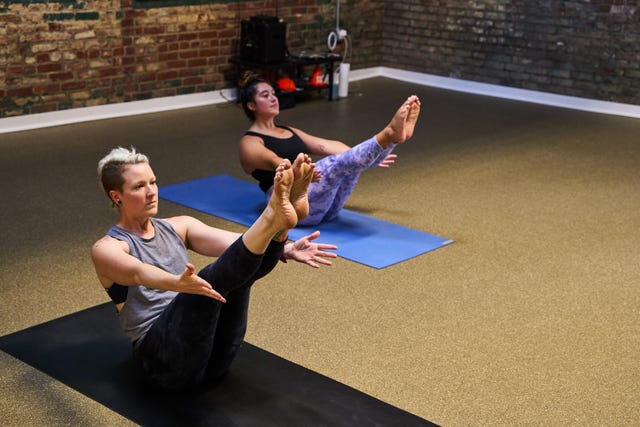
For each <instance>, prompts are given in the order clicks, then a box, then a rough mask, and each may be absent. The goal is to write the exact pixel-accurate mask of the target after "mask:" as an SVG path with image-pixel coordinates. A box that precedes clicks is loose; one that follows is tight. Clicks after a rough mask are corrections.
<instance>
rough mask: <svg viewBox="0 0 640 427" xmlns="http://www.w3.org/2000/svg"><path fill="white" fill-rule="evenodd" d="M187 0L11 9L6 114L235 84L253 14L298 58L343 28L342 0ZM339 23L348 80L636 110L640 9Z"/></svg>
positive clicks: (82, 1)
mask: <svg viewBox="0 0 640 427" xmlns="http://www.w3.org/2000/svg"><path fill="white" fill-rule="evenodd" d="M133 1H138V3H136V4H134V3H133ZM181 1H183V0H155V2H154V3H156V4H158V3H161V4H163V5H164V4H166V5H168V7H151V8H141V7H139V5H140V4H144V0H49V1H48V2H43V1H41V0H32V1H29V0H5V1H4V2H3V3H1V4H0V41H1V42H2V43H0V117H8V116H15V115H22V114H31V113H39V112H46V111H57V110H65V109H70V108H79V107H86V106H92V105H102V104H109V103H120V102H127V101H134V100H141V99H149V98H155V97H163V96H173V95H180V94H189V93H198V92H207V91H212V90H217V89H222V88H228V87H231V86H233V85H234V78H235V70H234V68H233V66H231V65H230V64H229V57H230V56H231V55H234V54H237V53H238V51H239V39H240V21H241V20H242V19H246V18H248V17H250V16H253V15H259V14H262V15H275V14H276V9H277V12H278V16H280V17H281V18H283V19H285V21H286V22H287V24H288V27H287V28H288V33H287V41H288V45H289V49H290V50H291V51H296V50H299V49H302V48H311V49H316V50H322V49H326V39H327V35H328V32H329V31H331V30H333V29H334V28H335V3H336V2H335V1H334V0H288V1H283V0H281V1H278V2H276V1H275V0H269V1H229V0H227V1H214V0H211V1H209V0H197V1H195V3H200V4H192V5H184V4H185V3H181ZM340 12H341V24H340V26H341V28H345V29H346V30H347V32H348V35H349V37H350V40H351V49H350V50H349V52H348V53H349V59H350V62H351V67H352V69H359V68H367V67H374V66H378V65H384V66H388V67H393V68H401V69H406V70H410V71H417V72H423V73H428V74H435V75H440V76H449V77H455V78H461V79H465V80H472V81H478V82H486V83H494V84H498V85H504V86H511V87H517V88H526V89H533V90H539V91H544V92H551V93H558V94H564V95H574V96H579V97H584V98H594V99H600V100H609V101H615V102H622V103H630V104H637V105H640V68H639V67H640V23H639V19H638V16H639V15H638V14H639V13H640V11H639V10H638V7H637V2H636V1H631V0H591V1H589V0H575V1H551V0H544V1H543V0H538V1H534V0H525V1H522V2H514V1H510V0H484V1H480V0H478V1H474V0H465V1H463V0H402V1H384V0H342V1H341V6H340ZM344 47H345V45H344V44H342V45H340V47H339V50H340V51H341V53H345V51H344Z"/></svg>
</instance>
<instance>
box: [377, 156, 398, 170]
mask: <svg viewBox="0 0 640 427" xmlns="http://www.w3.org/2000/svg"><path fill="white" fill-rule="evenodd" d="M396 157H398V155H397V154H389V155H388V156H387V157H386V158H385V159H384V160H383V161H381V162H380V164H379V165H378V167H379V168H388V167H389V166H391V165H392V164H394V163H395V162H396Z"/></svg>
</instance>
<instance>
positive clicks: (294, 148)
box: [245, 126, 308, 193]
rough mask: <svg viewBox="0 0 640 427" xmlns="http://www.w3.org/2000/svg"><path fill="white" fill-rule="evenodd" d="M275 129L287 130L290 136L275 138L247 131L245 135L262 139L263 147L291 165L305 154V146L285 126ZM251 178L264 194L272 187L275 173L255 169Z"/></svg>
mask: <svg viewBox="0 0 640 427" xmlns="http://www.w3.org/2000/svg"><path fill="white" fill-rule="evenodd" d="M277 127H279V128H282V129H286V130H288V131H289V132H291V133H292V135H291V136H290V137H289V138H276V137H273V136H269V135H264V134H262V133H258V132H253V131H247V132H245V135H250V136H257V137H258V138H262V141H264V146H265V147H267V148H268V149H269V150H271V151H273V152H274V153H276V155H277V156H279V157H282V158H283V159H289V161H290V162H291V163H293V161H294V160H295V159H296V157H297V156H298V154H300V153H306V152H307V151H308V149H307V146H306V145H305V143H304V141H302V139H301V138H300V137H299V136H298V135H297V134H296V133H295V132H294V131H292V130H291V129H290V128H288V127H286V126H277ZM251 176H252V177H254V178H255V179H256V180H258V184H259V185H260V189H261V190H262V191H264V192H265V193H266V192H267V190H268V189H269V188H271V186H272V185H273V178H274V177H275V176H276V172H275V171H268V170H263V169H256V170H254V171H253V172H251Z"/></svg>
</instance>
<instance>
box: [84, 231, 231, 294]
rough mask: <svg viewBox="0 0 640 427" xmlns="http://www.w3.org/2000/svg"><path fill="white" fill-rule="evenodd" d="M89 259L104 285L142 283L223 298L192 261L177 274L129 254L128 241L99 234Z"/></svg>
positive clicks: (106, 286)
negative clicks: (200, 275)
mask: <svg viewBox="0 0 640 427" xmlns="http://www.w3.org/2000/svg"><path fill="white" fill-rule="evenodd" d="M91 259H92V260H93V265H94V267H95V270H96V273H97V275H98V279H99V280H100V283H102V286H104V287H105V288H108V287H110V286H111V285H112V284H114V283H118V284H120V285H123V286H135V285H144V286H146V287H149V288H153V289H162V290H167V291H174V292H183V293H189V294H197V295H204V296H207V297H210V298H214V299H217V300H219V301H222V302H225V299H224V297H222V295H220V294H219V293H218V292H216V291H215V290H213V288H212V287H211V285H210V284H209V283H207V281H205V280H203V279H202V278H200V277H199V276H198V275H196V274H195V268H194V266H193V265H192V264H187V265H186V266H185V270H184V272H182V274H180V275H176V274H171V273H169V272H167V271H164V270H162V269H161V268H158V267H155V266H153V265H150V264H145V263H143V262H141V261H140V260H139V259H137V258H135V257H133V256H131V255H130V254H129V247H128V245H127V244H126V243H125V242H122V241H119V240H117V239H114V238H112V237H103V238H102V239H100V240H98V241H97V242H96V243H95V244H94V245H93V247H92V248H91Z"/></svg>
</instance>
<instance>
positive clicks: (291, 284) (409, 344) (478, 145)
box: [0, 78, 640, 426]
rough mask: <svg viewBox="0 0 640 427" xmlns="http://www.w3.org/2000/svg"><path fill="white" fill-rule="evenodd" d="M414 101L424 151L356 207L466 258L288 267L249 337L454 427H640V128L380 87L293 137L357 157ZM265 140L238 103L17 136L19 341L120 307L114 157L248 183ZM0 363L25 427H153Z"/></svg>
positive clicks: (6, 393)
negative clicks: (111, 274) (347, 147)
mask: <svg viewBox="0 0 640 427" xmlns="http://www.w3.org/2000/svg"><path fill="white" fill-rule="evenodd" d="M411 93H416V94H417V95H419V96H420V98H421V100H422V103H423V111H422V114H421V118H420V122H419V125H418V128H417V131H416V134H415V135H414V138H413V139H412V140H411V141H410V142H409V143H407V144H406V145H404V146H401V147H399V148H398V149H397V151H396V152H397V154H398V155H399V158H398V160H397V162H396V164H395V165H394V166H393V167H391V168H390V169H388V170H383V169H375V170H372V171H369V172H367V173H365V174H364V175H363V176H362V178H361V180H360V184H359V186H358V188H357V189H356V191H355V192H354V194H353V195H352V197H351V198H350V201H349V204H348V207H349V208H350V209H353V210H355V211H358V212H361V213H365V214H368V215H372V216H375V217H377V218H381V219H384V220H388V221H392V222H395V223H398V224H401V225H405V226H408V227H412V228H416V229H419V230H423V231H427V232H430V233H433V234H437V235H440V236H446V237H448V238H451V239H454V240H455V241H456V243H454V244H453V245H450V246H447V247H445V248H442V249H438V250H436V251H434V252H431V253H428V254H425V255H422V256H419V257H417V258H414V259H411V260H408V261H406V262H402V263H400V264H397V265H394V266H391V267H388V268H386V269H383V270H374V269H372V268H369V267H366V266H363V265H360V264H356V263H353V262H350V261H347V260H344V259H339V260H337V261H336V262H335V263H334V265H333V266H332V267H329V268H322V269H320V270H313V269H310V268H307V267H304V266H301V265H296V264H294V263H288V264H286V265H280V266H279V267H278V268H277V270H276V271H275V272H274V273H272V274H271V275H270V276H268V277H267V278H266V279H264V280H262V281H261V283H259V284H258V285H256V287H255V288H254V292H253V301H252V308H251V313H250V324H249V331H248V335H247V341H248V342H250V343H252V344H254V345H256V346H258V347H261V348H263V349H265V350H268V351H270V352H272V353H275V354H277V355H279V356H282V357H284V358H286V359H288V360H290V361H293V362H295V363H298V364H300V365H302V366H305V367H307V368H310V369H312V370H314V371H317V372H319V373H321V374H324V375H327V376H329V377H331V378H333V379H335V380H338V381H340V382H342V383H345V384H347V385H349V386H351V387H354V388H356V389H358V390H361V391H363V392H365V393H367V394H370V395H373V396H375V397H377V398H379V399H381V400H383V401H385V402H388V403H390V404H392V405H395V406H397V407H400V408H402V409H404V410H407V411H409V412H411V413H413V414H416V415H418V416H420V417H423V418H426V419H428V420H430V421H432V422H435V423H438V424H441V425H445V426H466V425H492V426H495V425H504V426H513V425H548V426H566V425H616V426H634V425H638V424H640V404H638V402H639V401H640V365H639V364H638V358H639V351H638V348H640V328H638V325H639V324H640V287H639V286H638V283H640V266H639V263H638V260H639V259H640V238H639V233H638V230H639V229H640V215H639V212H640V175H639V174H638V170H639V166H640V144H639V143H638V135H640V121H639V120H637V119H630V118H623V117H616V116H607V115H599V114H594V113H586V112H579V111H571V110H564V109H559V108H552V107H545V106H540V105H533V104H527V103H521V102H516V101H506V100H499V99H495V98H490V97H483V96H476V95H469V94H461V93H455V92H450V91H445V90H439V89H433V88H427V87H422V86H416V85H412V84H409V83H403V82H397V81H393V80H388V79H383V78H376V79H370V80H365V81H362V82H356V83H352V85H351V88H350V96H349V97H348V98H345V99H341V100H339V101H334V102H328V101H324V100H321V99H311V100H307V101H305V102H299V103H298V104H297V105H296V106H295V108H292V109H288V110H284V111H283V112H282V114H281V120H280V122H281V123H283V124H292V125H294V126H297V127H300V128H302V129H304V130H306V131H308V132H309V133H315V134H319V135H322V136H326V137H331V138H338V139H341V140H343V141H345V142H347V143H349V144H354V143H356V142H359V141H360V140H363V139H365V138H367V137H369V136H371V135H372V134H373V133H375V132H376V131H377V130H379V128H381V127H382V126H383V125H384V124H386V123H387V121H388V119H389V117H390V116H391V114H392V113H393V111H394V110H395V108H396V107H397V106H398V105H399V104H400V103H401V102H402V100H403V99H404V98H405V97H406V96H407V95H409V94H411ZM247 125H248V123H247V121H246V119H245V118H244V116H243V114H242V112H241V111H240V110H239V109H238V107H237V106H236V105H234V104H219V105H213V106H208V107H201V108H194V109H188V110H179V111H172V112H165V113H158V114H151V115H143V116H135V117H128V118H121V119H113V120H103V121H97V122H91V123H82V124H77V125H68V126H60V127H54V128H48V129H40V130H33V131H26V132H17V133H11V134H0V147H1V149H2V154H1V155H0V173H1V174H2V179H1V180H0V190H1V191H0V204H1V206H2V209H1V210H0V215H1V217H2V224H3V233H2V244H1V245H0V251H1V252H0V254H1V257H0V278H1V279H0V303H1V305H2V310H1V311H0V335H5V334H8V333H12V332H15V331H19V330H22V329H24V328H27V327H29V326H32V325H36V324H39V323H42V322H45V321H48V320H52V319H56V318H59V317H61V316H63V315H65V314H69V313H74V312H77V311H79V310H81V309H84V308H88V307H92V306H95V305H97V304H101V303H104V302H105V301H107V296H106V295H105V293H104V292H103V291H102V290H101V288H100V286H99V284H98V282H97V280H96V279H95V275H94V272H93V268H92V265H91V261H90V258H89V248H90V246H91V244H92V243H93V242H94V241H95V240H96V239H97V238H98V237H99V236H101V235H102V234H103V233H104V232H105V231H106V229H107V228H108V227H109V226H110V225H111V223H112V222H113V221H114V219H115V214H114V212H112V210H111V209H110V207H109V204H108V201H107V199H106V197H105V196H104V195H103V194H102V193H101V191H100V190H99V188H98V184H97V178H96V173H95V167H96V163H97V161H98V159H99V158H100V157H102V156H103V155H104V154H105V153H106V152H108V150H109V149H110V148H112V147H114V146H117V145H122V146H129V145H135V146H136V147H138V148H139V149H140V150H141V151H143V152H145V153H147V154H148V155H149V156H150V158H151V164H152V166H153V168H154V171H155V173H156V175H157V176H158V178H159V181H160V182H159V183H160V185H165V184H172V183H178V182H183V181H186V180H190V179H195V178H201V177H205V176H209V175H214V174H219V173H227V174H229V175H232V176H235V177H238V178H244V179H247V180H249V179H250V178H249V177H246V176H245V175H244V174H243V173H242V171H241V169H240V167H239V165H238V162H237V141H238V139H239V137H240V135H241V134H242V132H243V131H244V129H245V128H246V127H247ZM0 126H1V122H0ZM160 213H161V215H160V216H171V215H176V214H190V215H193V216H196V217H198V218H200V219H203V220H205V221H206V222H208V223H210V224H211V225H214V226H219V227H224V228H229V229H233V230H237V231H242V230H243V227H241V226H238V225H236V224H233V223H229V222H226V221H224V220H221V219H218V218H215V217H210V216H207V215H204V214H200V213H198V212H195V211H192V210H189V209H187V208H184V207H181V206H178V205H175V204H172V203H170V202H166V201H162V202H161V207H160ZM193 261H194V263H195V264H196V266H203V265H204V264H205V262H206V260H205V259H204V258H202V257H197V256H194V257H193ZM104 357H109V355H108V354H105V355H104ZM0 368H1V370H2V377H1V380H0V395H1V396H2V397H0V419H1V420H2V424H3V425H5V426H26V425H38V426H42V425H60V426H62V425H92V426H112V425H130V424H132V423H131V422H130V421H128V420H126V419H124V418H123V417H121V416H120V415H119V414H117V413H114V412H112V411H110V410H109V409H107V408H105V407H103V406H102V405H100V404H99V403H97V402H95V401H93V400H91V399H89V398H87V397H85V396H83V395H82V394H80V393H78V392H76V391H74V390H73V389H70V388H68V387H67V386H65V385H63V384H61V383H59V382H57V381H55V380H54V379H53V378H51V377H48V376H46V375H45V374H43V373H41V372H38V371H36V370H35V369H33V368H31V367H30V366H28V365H26V364H24V363H22V362H21V361H19V360H17V359H15V358H13V357H11V356H9V355H8V354H5V353H2V352H0Z"/></svg>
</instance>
